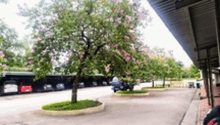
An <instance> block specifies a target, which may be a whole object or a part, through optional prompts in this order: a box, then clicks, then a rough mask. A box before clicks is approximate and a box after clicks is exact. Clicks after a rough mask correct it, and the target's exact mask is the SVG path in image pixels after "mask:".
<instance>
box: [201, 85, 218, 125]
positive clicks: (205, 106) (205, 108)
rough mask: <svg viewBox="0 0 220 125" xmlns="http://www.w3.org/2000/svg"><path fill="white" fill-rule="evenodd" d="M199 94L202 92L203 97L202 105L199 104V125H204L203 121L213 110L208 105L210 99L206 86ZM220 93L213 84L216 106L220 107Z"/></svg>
mask: <svg viewBox="0 0 220 125" xmlns="http://www.w3.org/2000/svg"><path fill="white" fill-rule="evenodd" d="M199 92H200V97H202V99H201V100H200V104H199V111H198V120H197V121H198V123H197V125H203V120H204V118H205V116H206V114H207V113H208V112H209V111H210V110H211V106H210V105H209V104H208V98H207V95H206V91H205V87H204V86H201V88H200V90H199ZM219 93H220V88H218V87H216V85H215V84H213V95H214V103H215V106H217V105H220V97H219Z"/></svg>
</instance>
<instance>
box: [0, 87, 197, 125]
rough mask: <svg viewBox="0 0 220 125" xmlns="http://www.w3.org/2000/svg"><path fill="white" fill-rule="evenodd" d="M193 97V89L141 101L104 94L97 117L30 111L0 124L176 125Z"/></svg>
mask: <svg viewBox="0 0 220 125" xmlns="http://www.w3.org/2000/svg"><path fill="white" fill-rule="evenodd" d="M99 91H101V90H99ZM61 93H62V92H61ZM98 93H99V92H97V94H98ZM102 93H103V92H102ZM194 93H195V89H188V88H170V89H168V90H167V91H164V92H153V93H151V94H150V96H148V97H141V98H124V97H123V98H122V97H114V96H112V94H113V93H108V94H103V95H102V96H100V97H99V100H100V101H102V102H104V103H105V104H106V108H105V110H104V111H102V112H99V113H95V114H92V115H82V116H71V117H50V116H42V115H40V112H39V109H35V110H33V109H32V110H29V111H27V112H22V113H17V114H15V113H13V112H12V113H11V114H10V112H8V113H7V115H6V114H5V115H0V124H1V125H4V124H5V125H178V124H179V122H180V121H181V119H182V117H183V114H184V113H185V112H186V111H187V109H188V107H189V104H190V102H191V99H192V97H193V94H194ZM94 94H95V91H94ZM99 94H101V93H99ZM50 96H52V95H50ZM44 98H45V97H44ZM59 98H61V96H59ZM39 101H40V100H39ZM27 106H28V105H27Z"/></svg>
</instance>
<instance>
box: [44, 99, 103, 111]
mask: <svg viewBox="0 0 220 125" xmlns="http://www.w3.org/2000/svg"><path fill="white" fill-rule="evenodd" d="M100 104H101V103H100V102H98V101H94V100H80V101H78V102H77V103H72V102H70V101H66V102H59V103H53V104H50V105H45V106H43V107H42V109H43V110H51V111H68V110H80V109H86V108H90V107H95V106H98V105H100Z"/></svg>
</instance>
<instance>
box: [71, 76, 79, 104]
mask: <svg viewBox="0 0 220 125" xmlns="http://www.w3.org/2000/svg"><path fill="white" fill-rule="evenodd" d="M77 85H78V78H77V77H76V79H75V80H74V82H73V89H72V103H77Z"/></svg>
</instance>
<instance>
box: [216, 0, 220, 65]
mask: <svg viewBox="0 0 220 125" xmlns="http://www.w3.org/2000/svg"><path fill="white" fill-rule="evenodd" d="M219 5H220V0H215V25H216V39H217V47H218V58H219V64H220V40H219V39H220V31H219V30H220V25H219V21H220V12H219V11H220V9H219Z"/></svg>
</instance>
